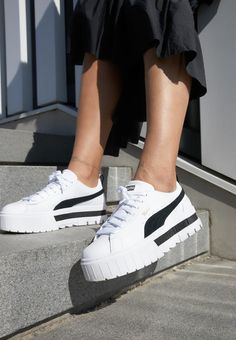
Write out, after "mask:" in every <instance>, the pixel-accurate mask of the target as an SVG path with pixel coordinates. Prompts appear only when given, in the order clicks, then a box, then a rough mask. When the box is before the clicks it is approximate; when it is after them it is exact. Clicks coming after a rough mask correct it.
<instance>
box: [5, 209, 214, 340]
mask: <svg viewBox="0 0 236 340" xmlns="http://www.w3.org/2000/svg"><path fill="white" fill-rule="evenodd" d="M198 216H199V217H200V218H201V220H202V222H203V226H204V227H203V229H202V230H200V231H199V232H198V233H197V234H195V235H193V236H191V237H189V238H188V239H187V240H186V241H185V242H182V243H181V244H178V245H177V247H175V248H173V249H172V250H171V251H170V252H169V253H168V254H167V255H166V256H165V257H163V258H162V259H161V260H160V261H158V262H157V263H155V264H152V265H150V266H148V267H146V268H144V269H143V270H140V271H137V272H135V273H132V274H129V275H127V276H125V277H122V278H118V279H114V280H111V281H106V282H100V283H89V282H86V281H85V280H84V277H83V274H82V271H81V268H80V257H81V252H82V250H83V248H84V247H85V246H87V245H88V244H89V242H90V241H91V239H92V238H93V236H94V234H95V230H96V227H95V226H89V227H74V228H71V229H64V230H60V231H56V232H50V233H44V234H33V235H18V234H7V233H0V301H1V303H0V323H1V326H0V337H3V336H7V335H8V336H9V335H10V334H12V333H14V332H17V331H19V330H22V329H24V328H25V327H30V326H32V325H35V324H36V323H39V322H42V321H43V320H46V319H48V318H52V317H55V316H57V315H59V314H61V313H66V312H68V311H70V312H80V311H82V310H87V309H88V308H91V307H93V306H95V305H97V304H98V303H100V302H102V301H106V300H107V299H109V298H110V297H112V296H114V295H115V294H118V293H120V292H121V291H122V290H127V289H128V288H129V287H131V286H132V285H134V284H135V283H137V282H138V281H141V280H143V279H145V278H147V277H149V276H151V275H153V274H155V273H158V272H160V271H163V270H165V269H166V268H169V267H171V266H174V265H176V264H178V263H181V262H183V261H186V260H188V259H190V258H192V257H194V256H197V255H199V254H202V253H205V252H208V250H209V215H208V212H206V211H198ZM112 338H113V337H112Z"/></svg>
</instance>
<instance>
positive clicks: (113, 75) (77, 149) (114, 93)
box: [68, 54, 122, 187]
mask: <svg viewBox="0 0 236 340" xmlns="http://www.w3.org/2000/svg"><path fill="white" fill-rule="evenodd" d="M121 82H122V79H121V74H120V72H119V69H118V68H117V66H115V65H114V64H112V63H111V62H108V61H102V60H96V59H95V57H94V56H92V55H91V54H86V55H85V59H84V65H83V73H82V77H81V89H80V100H79V107H78V111H79V114H78V119H77V128H76V138H75V144H74V148H73V153H72V157H71V161H70V163H69V166H68V169H70V170H71V171H73V172H74V173H75V174H77V176H78V178H79V179H80V180H81V181H82V182H83V183H85V184H87V185H88V186H91V187H93V186H96V185H97V181H98V176H99V171H100V164H101V159H102V156H103V152H104V148H105V145H106V141H107V138H108V136H109V133H110V130H111V127H112V119H111V116H112V112H113V110H114V109H115V106H116V104H117V102H118V99H119V97H120V92H121Z"/></svg>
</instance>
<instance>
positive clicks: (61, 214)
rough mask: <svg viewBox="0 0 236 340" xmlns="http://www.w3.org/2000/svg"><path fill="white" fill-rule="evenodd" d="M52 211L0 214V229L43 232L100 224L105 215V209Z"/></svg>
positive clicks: (17, 231) (103, 220)
mask: <svg viewBox="0 0 236 340" xmlns="http://www.w3.org/2000/svg"><path fill="white" fill-rule="evenodd" d="M64 210H65V209H63V211H60V210H58V211H57V215H53V213H48V212H46V213H37V214H36V213H35V214H30V215H27V214H24V215H22V214H12V215H9V214H0V230H3V231H6V232H12V233H23V234H28V233H29V234H30V233H43V232H47V231H55V230H59V229H63V228H69V227H73V226H86V225H94V224H102V223H104V222H105V220H106V218H107V215H106V210H105V209H102V210H101V209H99V210H88V211H75V210H71V209H70V210H69V211H68V209H66V211H64Z"/></svg>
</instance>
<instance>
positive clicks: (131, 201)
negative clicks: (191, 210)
mask: <svg viewBox="0 0 236 340" xmlns="http://www.w3.org/2000/svg"><path fill="white" fill-rule="evenodd" d="M118 192H119V193H120V194H121V200H120V202H119V205H118V207H117V208H116V210H115V211H114V212H113V213H112V215H111V216H110V217H109V218H108V219H107V220H106V222H105V223H104V224H103V225H102V226H101V228H100V229H99V230H98V231H97V233H96V235H98V236H100V235H110V234H114V233H116V232H117V231H118V230H119V229H120V228H122V227H124V222H126V221H128V220H130V219H132V217H133V216H135V215H136V213H137V209H139V207H140V205H142V204H143V202H144V200H145V197H146V196H147V194H146V193H142V192H132V193H130V192H129V191H128V190H127V188H126V187H122V186H120V187H119V188H118Z"/></svg>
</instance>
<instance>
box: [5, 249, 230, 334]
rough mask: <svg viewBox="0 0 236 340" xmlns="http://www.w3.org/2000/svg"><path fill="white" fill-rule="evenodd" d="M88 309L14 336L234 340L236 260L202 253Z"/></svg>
mask: <svg viewBox="0 0 236 340" xmlns="http://www.w3.org/2000/svg"><path fill="white" fill-rule="evenodd" d="M111 302H112V303H107V304H103V305H101V306H100V308H96V309H94V310H93V311H90V312H89V313H86V314H80V315H71V314H70V313H68V314H66V315H63V316H61V317H59V318H56V319H54V320H51V321H49V322H46V323H44V324H42V325H40V326H38V327H34V328H33V329H30V330H28V331H27V332H24V333H22V334H20V335H18V336H15V337H13V338H12V340H13V339H14V340H23V339H35V340H54V339H63V340H71V339H83V340H95V339H96V340H110V339H114V340H123V339H129V340H149V339H158V340H199V339H201V340H210V339H211V340H233V339H235V334H236V262H233V261H227V260H222V259H219V258H211V257H210V258H209V257H207V256H200V257H199V258H197V259H194V260H192V261H189V262H187V263H185V264H183V265H180V266H178V267H175V268H174V270H173V269H172V270H169V271H166V272H165V273H162V274H160V275H157V276H156V277H153V278H152V279H150V280H148V281H146V282H145V284H143V285H141V286H138V287H137V288H136V289H133V290H131V291H130V292H128V294H125V295H122V296H120V297H116V298H115V299H113V300H112V301H111Z"/></svg>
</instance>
